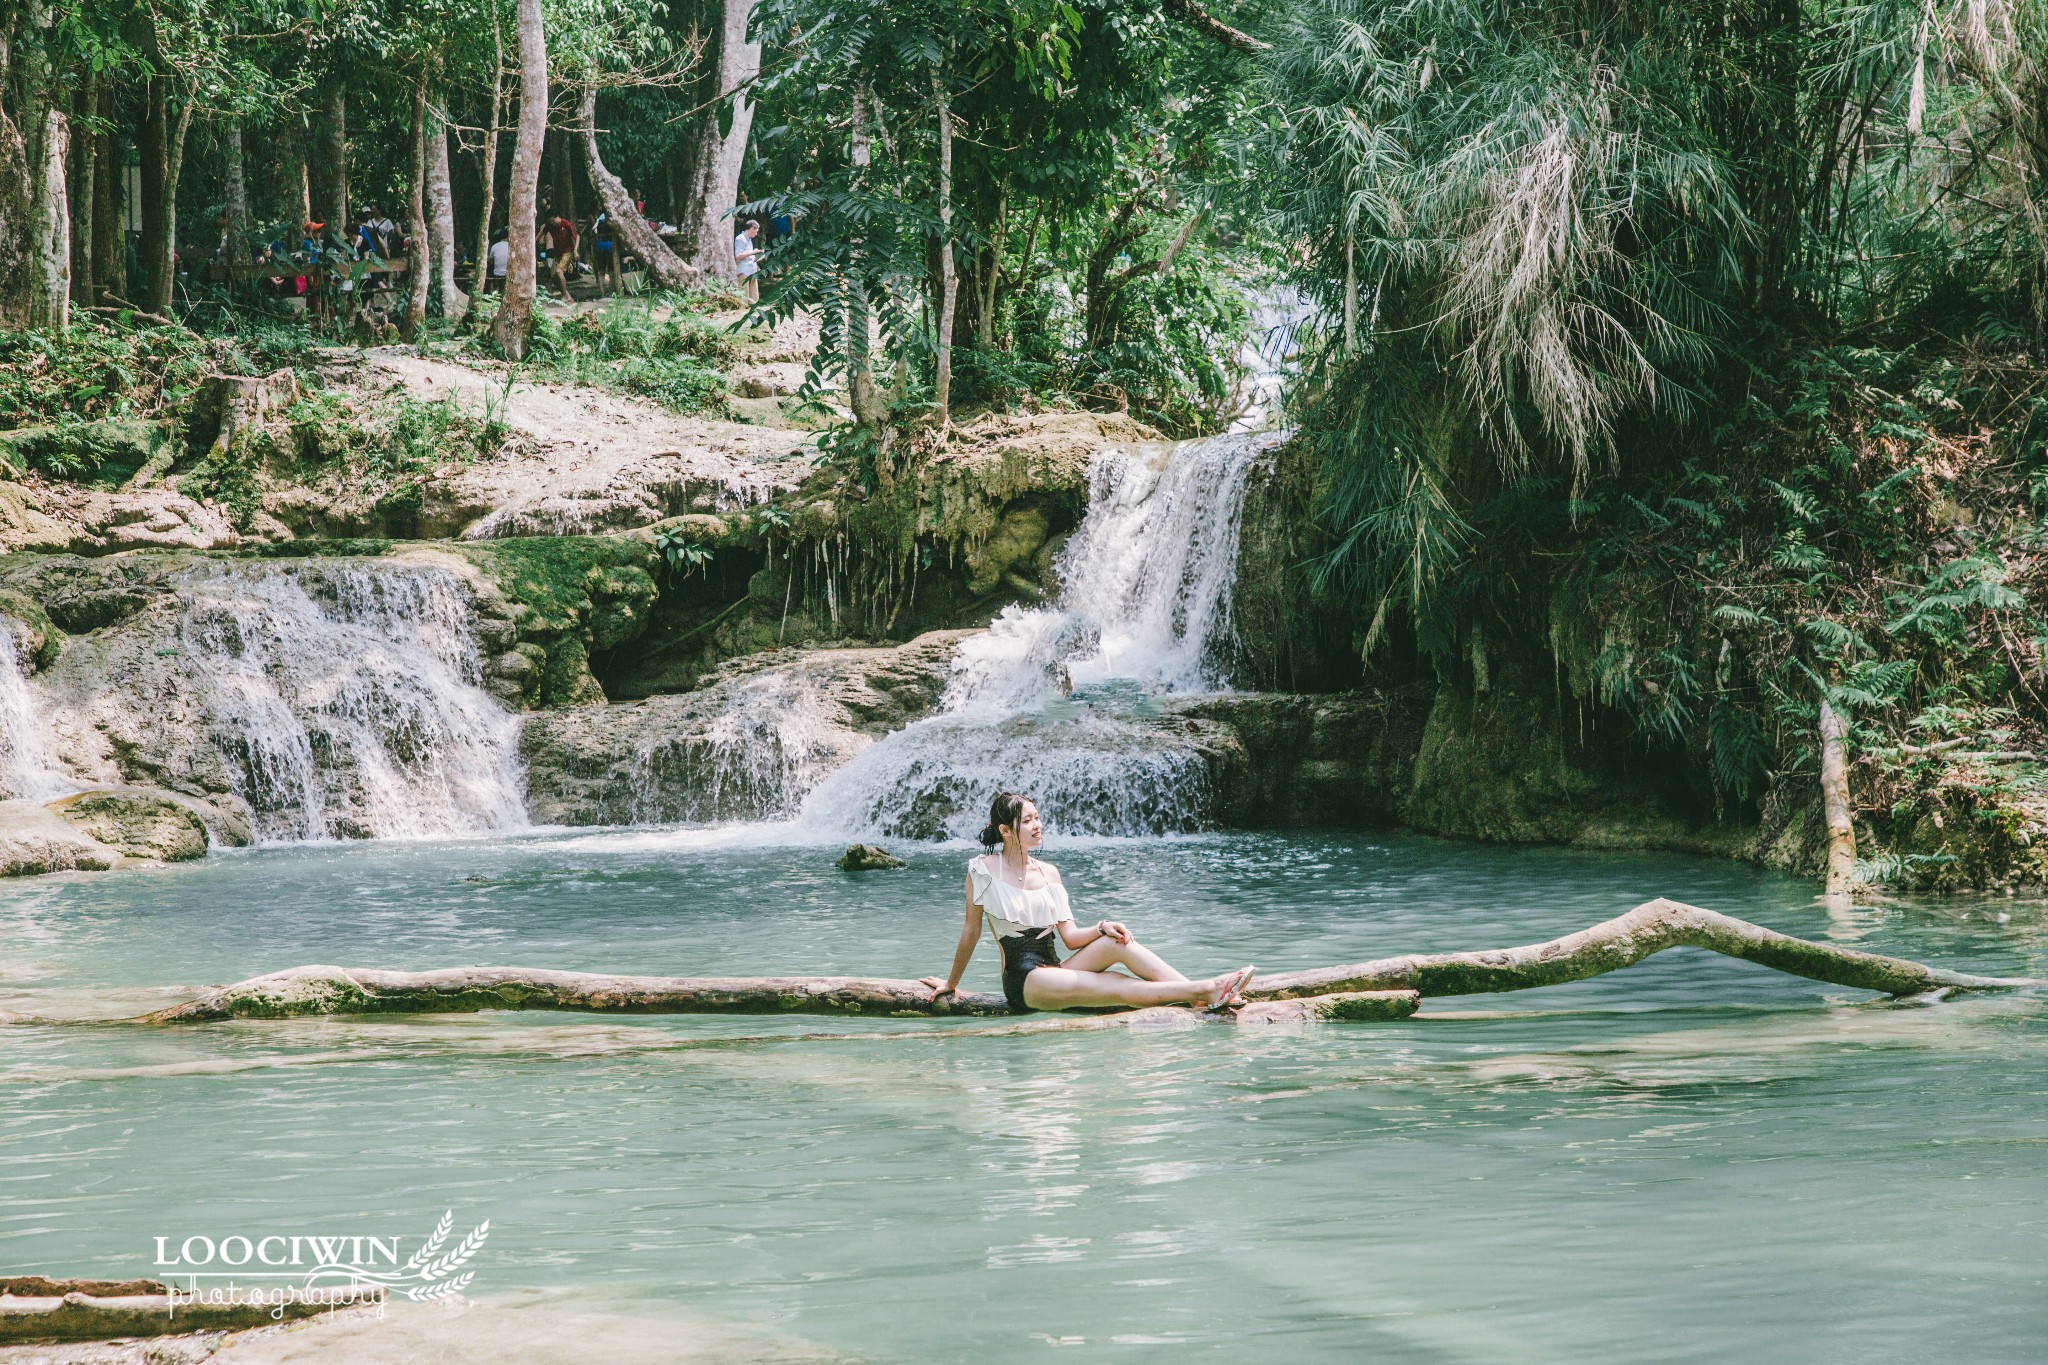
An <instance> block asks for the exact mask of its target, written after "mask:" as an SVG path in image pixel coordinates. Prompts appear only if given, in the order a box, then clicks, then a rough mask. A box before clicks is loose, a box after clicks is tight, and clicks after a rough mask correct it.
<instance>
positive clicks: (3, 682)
mask: <svg viewBox="0 0 2048 1365" xmlns="http://www.w3.org/2000/svg"><path fill="white" fill-rule="evenodd" d="M27 649H28V642H27V641H26V640H24V639H22V638H21V636H20V635H19V634H18V633H17V632H15V631H14V630H13V629H12V628H11V627H9V626H8V625H7V624H5V623H4V622H0V797H5V798H9V799H19V798H24V797H26V798H29V799H32V800H43V799H46V798H48V797H52V796H61V795H63V794H64V793H65V792H68V791H75V790H77V786H78V784H77V783H76V782H73V781H72V780H70V779H69V778H68V777H66V776H65V775H64V768H63V765H62V764H60V763H59V762H58V761H57V756H56V753H55V751H54V750H52V749H51V747H50V727H49V725H48V723H47V722H45V720H44V719H43V713H42V708H41V706H39V705H38V704H37V702H36V695H35V690H34V687H33V686H32V685H31V684H30V682H29V680H28V667H27V662H26V659H25V658H24V655H25V654H26V652H27Z"/></svg>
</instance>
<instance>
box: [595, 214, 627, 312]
mask: <svg viewBox="0 0 2048 1365" xmlns="http://www.w3.org/2000/svg"><path fill="white" fill-rule="evenodd" d="M613 236H614V232H613V229H612V216H611V215H610V214H609V213H599V214H598V215H597V221H596V222H594V223H592V224H591V225H590V241H591V248H590V254H591V259H592V261H593V262H594V263H595V264H596V266H597V285H598V288H599V289H603V288H604V287H605V278H606V277H607V276H609V277H610V278H611V291H612V293H614V294H619V293H623V292H625V291H624V290H623V289H622V288H621V286H620V282H619V253H618V248H617V243H615V242H614V241H613V240H612V238H613Z"/></svg>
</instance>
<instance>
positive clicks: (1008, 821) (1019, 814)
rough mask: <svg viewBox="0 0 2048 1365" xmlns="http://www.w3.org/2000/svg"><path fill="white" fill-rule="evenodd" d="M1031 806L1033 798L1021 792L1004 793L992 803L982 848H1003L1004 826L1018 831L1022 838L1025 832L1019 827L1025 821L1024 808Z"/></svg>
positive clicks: (983, 835)
mask: <svg viewBox="0 0 2048 1365" xmlns="http://www.w3.org/2000/svg"><path fill="white" fill-rule="evenodd" d="M1030 804H1031V798H1030V797H1028V796H1025V795H1023V794H1022V793H1021V792H1003V793H1002V794H1000V795H999V796H997V797H996V799H995V800H994V801H991V802H990V803H989V807H988V825H987V826H986V827H985V828H984V829H983V830H982V831H981V846H982V847H983V848H1001V847H1002V846H1003V826H1004V825H1008V826H1009V827H1010V828H1011V829H1016V830H1018V834H1019V836H1020V837H1021V836H1022V834H1023V831H1022V830H1021V829H1018V826H1019V824H1020V823H1021V822H1022V821H1023V819H1024V807H1026V806H1028V805H1030Z"/></svg>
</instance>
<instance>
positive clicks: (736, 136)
mask: <svg viewBox="0 0 2048 1365" xmlns="http://www.w3.org/2000/svg"><path fill="white" fill-rule="evenodd" d="M723 12H724V24H723V26H722V28H721V30H720V33H719V39H718V93H719V99H718V100H717V101H716V102H714V103H713V104H712V106H711V108H710V109H709V110H708V111H706V113H705V115H704V124H703V131H702V133H701V135H700V137H699V139H698V144H699V145H698V152H697V177H696V181H697V183H696V185H695V187H694V190H693V193H692V195H691V198H692V201H693V202H692V203H691V205H690V210H689V212H690V217H691V218H693V219H694V220H695V221H694V224H693V227H694V229H695V231H694V236H695V239H696V240H695V241H694V242H693V243H692V244H691V245H692V249H693V251H694V253H695V260H696V264H697V268H698V269H700V270H702V271H703V272H704V273H705V274H706V275H709V276H711V277H712V278H713V279H719V280H725V281H728V282H732V283H737V282H738V280H739V263H738V262H737V261H735V260H734V259H733V254H732V244H733V238H734V237H735V236H737V235H738V232H737V224H735V223H734V222H733V220H732V218H731V216H730V215H731V213H732V210H733V208H734V206H735V205H737V204H738V203H739V197H740V168H741V166H742V164H744V162H745V161H746V156H747V138H748V136H749V135H750V134H751V132H752V131H753V127H754V103H753V101H752V100H751V99H749V98H748V97H747V90H748V87H749V86H751V85H752V84H753V81H754V78H755V77H756V76H758V75H760V74H761V45H760V44H759V43H751V42H748V41H747V23H748V21H749V20H750V19H751V18H752V17H753V3H752V0H724V11H723ZM727 97H730V98H731V100H732V123H731V126H730V127H729V128H728V129H727V130H726V131H724V132H723V133H721V132H720V131H719V124H720V112H721V106H722V105H723V104H724V103H725V100H726V98H727Z"/></svg>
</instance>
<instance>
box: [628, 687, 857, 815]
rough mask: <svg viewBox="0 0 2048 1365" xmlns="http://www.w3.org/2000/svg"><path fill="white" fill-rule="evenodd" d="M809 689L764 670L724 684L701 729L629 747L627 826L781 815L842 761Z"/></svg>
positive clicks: (790, 810) (792, 810) (792, 809)
mask: <svg viewBox="0 0 2048 1365" xmlns="http://www.w3.org/2000/svg"><path fill="white" fill-rule="evenodd" d="M822 709H823V708H822V703H821V701H820V698H819V696H818V693H817V691H816V690H815V688H813V687H812V686H810V685H809V684H808V683H807V682H806V680H805V679H803V678H800V677H793V676H791V675H789V674H787V673H781V672H766V673H763V674H761V675H760V676H758V677H754V678H748V679H745V680H744V681H742V682H740V683H738V684H736V685H734V686H731V687H730V688H729V689H727V690H725V691H724V692H723V693H722V694H721V695H720V697H719V710H718V714H717V715H716V716H715V717H714V718H712V720H711V721H710V723H709V724H708V725H706V726H705V727H704V729H703V730H702V731H701V732H693V733H679V734H674V735H669V736H664V737H662V738H660V739H656V740H652V741H649V742H646V743H643V744H641V745H639V746H638V747H636V748H635V750H634V752H633V755H632V759H631V762H630V764H629V765H628V768H629V771H628V782H629V783H630V786H631V789H632V791H633V793H634V796H633V800H632V802H631V806H630V819H631V822H632V823H633V824H636V825H642V824H666V823H672V822H678V821H691V822H716V821H720V820H731V819H759V818H762V817H764V816H765V817H768V818H785V819H786V818H788V817H789V816H791V815H794V814H795V813H796V811H797V808H798V806H799V805H800V804H801V803H802V801H803V798H804V794H805V793H806V792H808V791H810V790H811V788H813V787H815V786H816V785H817V784H818V781H819V779H820V778H821V777H823V776H824V775H825V774H826V773H827V772H829V771H830V770H831V768H832V765H833V764H834V762H836V761H838V760H839V759H841V758H843V757H844V754H843V753H842V752H841V751H840V749H839V748H838V747H837V746H836V745H835V742H834V740H835V735H836V732H835V731H834V729H833V727H832V726H831V723H830V721H829V720H828V719H827V718H826V717H825V716H824V715H823V714H822Z"/></svg>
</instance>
